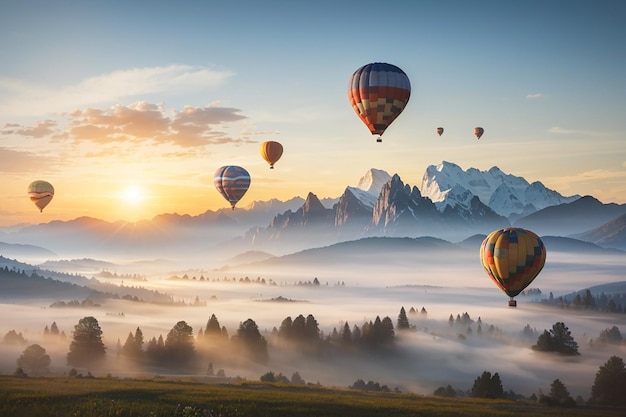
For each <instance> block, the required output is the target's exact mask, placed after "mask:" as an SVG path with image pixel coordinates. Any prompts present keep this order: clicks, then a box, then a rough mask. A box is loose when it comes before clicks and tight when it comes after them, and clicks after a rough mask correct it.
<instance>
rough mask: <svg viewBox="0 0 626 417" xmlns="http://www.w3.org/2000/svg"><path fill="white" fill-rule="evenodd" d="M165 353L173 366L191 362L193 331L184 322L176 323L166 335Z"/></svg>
mask: <svg viewBox="0 0 626 417" xmlns="http://www.w3.org/2000/svg"><path fill="white" fill-rule="evenodd" d="M165 352H166V354H167V359H168V361H169V362H170V363H172V364H175V365H188V364H190V363H191V362H192V361H193V359H194V355H195V347H194V344H193V329H192V328H191V326H189V325H188V324H187V323H186V322H185V321H179V322H178V323H176V325H174V327H173V328H172V330H170V331H169V333H168V334H167V338H166V339H165Z"/></svg>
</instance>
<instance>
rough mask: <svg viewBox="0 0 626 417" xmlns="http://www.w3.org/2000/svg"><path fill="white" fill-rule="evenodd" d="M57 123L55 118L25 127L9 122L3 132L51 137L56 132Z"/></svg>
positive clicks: (34, 136) (6, 133) (32, 136)
mask: <svg viewBox="0 0 626 417" xmlns="http://www.w3.org/2000/svg"><path fill="white" fill-rule="evenodd" d="M56 126H57V123H56V122H55V121H54V120H43V121H38V122H35V124H34V125H33V126H32V127H23V126H21V125H19V124H16V123H7V124H6V125H5V126H4V128H3V129H2V134H5V135H19V136H26V137H31V138H43V137H49V136H51V135H53V134H54V133H55V128H56Z"/></svg>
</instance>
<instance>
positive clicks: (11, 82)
mask: <svg viewBox="0 0 626 417" xmlns="http://www.w3.org/2000/svg"><path fill="white" fill-rule="evenodd" d="M625 18H626V3H625V2H623V1H620V0H614V1H612V0H601V1H591V0H589V1H581V0H567V1H566V0H562V1H561V0H551V1H543V0H542V1H539V0H530V1H524V2H514V1H496V0H493V1H488V0H476V1H471V2H468V1H465V0H463V1H452V0H443V1H441V0H425V1H419V2H406V1H388V2H380V1H378V2H375V1H369V0H363V1H360V2H358V3H354V2H344V1H337V0H334V1H326V0H320V1H316V2H306V3H303V2H293V1H278V0H268V1H264V2H258V1H238V0H232V1H224V2H217V1H181V2H163V1H135V2H122V1H108V2H70V1H57V2H48V1H30V0H26V1H11V0H9V1H5V2H3V4H2V13H0V44H1V48H2V55H3V57H2V59H0V176H1V178H2V180H1V181H0V190H1V191H2V192H1V194H0V195H1V197H0V199H1V200H0V226H10V225H16V224H22V223H47V222H50V221H54V220H71V219H74V218H77V217H81V216H89V217H95V218H100V219H104V220H107V221H117V220H127V221H137V220H141V219H149V218H152V217H153V216H155V215H158V214H162V213H179V214H190V215H199V214H201V213H204V212H205V211H207V210H218V209H220V208H227V207H229V204H228V202H227V201H226V200H224V199H223V198H222V196H221V195H220V194H219V193H218V192H217V191H216V189H215V187H214V185H213V174H214V172H215V171H216V170H217V169H218V168H219V167H221V166H223V165H240V166H242V167H244V168H246V169H247V170H248V171H249V172H250V175H251V177H252V182H251V186H250V189H249V190H248V192H247V194H246V195H245V196H244V197H243V198H242V200H241V201H240V202H239V204H238V207H245V206H246V205H247V204H250V203H251V202H253V201H267V200H270V199H272V198H277V199H279V200H283V201H285V200H288V199H290V198H292V197H295V196H302V197H306V195H307V194H308V193H309V192H313V193H315V194H316V195H317V196H318V197H320V198H324V197H331V198H332V197H338V196H340V195H341V194H342V193H343V191H344V189H345V187H346V186H348V185H352V186H355V185H356V184H357V183H358V180H359V178H360V177H361V176H362V175H364V174H365V172H366V171H367V170H368V169H370V168H377V169H383V170H385V171H387V172H389V173H390V174H398V175H399V176H400V177H401V179H402V180H403V181H404V182H405V183H408V184H410V185H412V186H417V187H418V188H419V187H420V186H421V180H422V176H423V174H424V172H425V170H426V168H427V166H429V165H436V164H439V163H441V162H442V161H449V162H454V163H456V164H457V165H459V166H461V167H462V168H463V169H468V168H477V169H480V170H488V169H489V168H491V167H493V166H498V167H499V168H500V169H502V170H503V171H504V172H506V173H510V174H513V175H516V176H522V177H524V178H526V179H527V180H528V181H529V182H532V181H541V182H543V183H544V185H546V186H547V187H548V188H551V189H554V190H556V191H558V192H560V193H561V194H563V195H574V194H580V195H592V196H594V197H596V198H598V199H599V200H600V201H602V202H604V203H610V202H615V203H620V204H623V203H626V146H625V145H624V141H625V140H626V117H624V114H625V113H624V110H625V109H626V94H625V93H626V77H624V68H625V67H626V47H625V45H624V43H625V40H626V26H625V25H624V24H623V21H624V19H625ZM370 62H388V63H391V64H394V65H397V66H399V67H400V68H402V69H403V70H404V72H405V73H406V74H407V75H408V77H409V79H410V81H411V87H412V91H411V98H410V101H409V103H408V104H407V107H406V109H405V110H404V112H403V113H402V114H401V115H400V117H398V119H396V121H394V123H393V124H392V125H391V126H390V127H389V128H388V129H387V131H386V132H385V134H384V135H383V142H382V143H377V142H376V140H375V137H373V136H372V135H371V134H370V132H369V131H368V130H367V128H366V127H365V125H364V124H363V123H362V122H361V121H360V120H359V119H358V117H357V115H356V114H355V112H354V111H353V109H352V108H351V106H350V104H349V102H348V97H347V84H348V79H349V78H350V76H351V74H352V73H353V72H354V71H355V70H356V69H357V68H359V67H361V66H362V65H365V64H367V63H370ZM439 126H442V127H444V128H445V132H444V134H443V136H441V137H439V136H438V135H437V134H436V133H435V130H436V128H437V127H439ZM476 126H481V127H483V128H484V129H485V133H484V135H483V137H482V138H481V139H480V140H476V138H475V137H474V136H473V129H474V127H476ZM267 140H276V141H279V142H281V143H282V144H283V146H284V149H285V151H284V154H283V157H282V158H281V160H280V161H279V162H278V163H277V164H276V167H275V169H273V170H270V169H269V166H268V164H267V163H266V162H265V161H264V160H263V159H262V158H261V157H260V154H259V145H260V143H262V142H264V141H267ZM39 179H41V180H46V181H49V182H51V183H52V184H53V185H54V187H55V197H54V199H53V200H52V202H51V203H50V204H49V206H48V207H46V208H45V209H44V211H43V212H42V213H40V212H39V210H38V209H37V208H36V207H35V206H34V205H33V204H32V203H31V202H30V201H29V199H28V196H27V192H26V190H27V187H28V184H29V183H30V182H31V181H34V180H39Z"/></svg>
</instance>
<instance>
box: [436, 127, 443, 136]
mask: <svg viewBox="0 0 626 417" xmlns="http://www.w3.org/2000/svg"><path fill="white" fill-rule="evenodd" d="M437 134H438V135H439V136H441V135H443V127H438V128H437Z"/></svg>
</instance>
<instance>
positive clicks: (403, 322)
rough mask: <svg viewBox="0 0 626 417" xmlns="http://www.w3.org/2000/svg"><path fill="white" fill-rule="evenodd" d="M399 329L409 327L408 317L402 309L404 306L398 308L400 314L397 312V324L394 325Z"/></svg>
mask: <svg viewBox="0 0 626 417" xmlns="http://www.w3.org/2000/svg"><path fill="white" fill-rule="evenodd" d="M396 327H397V329H398V330H399V331H401V330H407V329H409V328H411V325H410V324H409V318H408V317H407V316H406V311H405V310H404V306H402V307H401V308H400V314H398V324H397V325H396Z"/></svg>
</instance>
